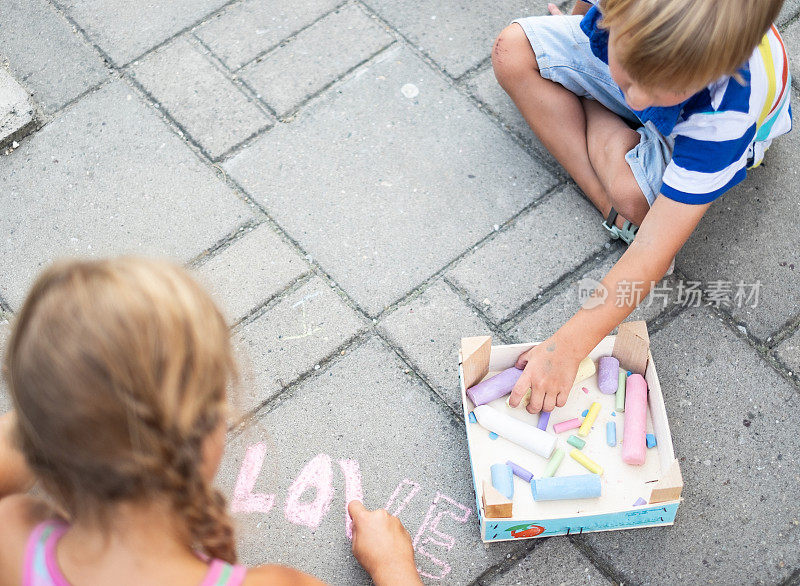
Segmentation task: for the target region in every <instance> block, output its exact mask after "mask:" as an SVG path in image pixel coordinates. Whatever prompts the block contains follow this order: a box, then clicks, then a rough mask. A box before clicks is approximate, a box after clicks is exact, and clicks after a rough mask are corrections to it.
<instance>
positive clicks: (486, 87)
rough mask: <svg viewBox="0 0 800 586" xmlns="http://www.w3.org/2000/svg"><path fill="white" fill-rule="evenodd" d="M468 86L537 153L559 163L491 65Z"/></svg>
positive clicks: (473, 93)
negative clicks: (499, 80)
mask: <svg viewBox="0 0 800 586" xmlns="http://www.w3.org/2000/svg"><path fill="white" fill-rule="evenodd" d="M467 88H468V89H469V91H470V93H471V94H472V95H473V96H474V97H475V98H476V99H477V100H478V101H480V102H481V103H483V104H484V107H486V108H487V109H488V110H489V111H490V112H491V113H493V114H494V115H495V116H497V117H498V118H499V119H500V121H501V122H502V123H503V124H504V125H505V127H506V128H508V129H509V130H510V131H511V132H513V133H514V134H516V135H517V136H518V137H519V138H521V139H522V140H523V142H525V144H527V145H528V146H529V147H530V148H531V149H533V151H534V152H536V154H537V155H539V156H540V157H544V158H546V159H547V160H548V162H549V164H551V165H553V166H556V165H558V163H557V162H556V160H555V159H554V158H553V156H552V155H551V154H550V153H549V152H548V150H547V149H546V148H544V145H543V144H542V143H541V142H539V139H538V138H536V135H535V134H534V133H533V131H532V130H531V127H530V126H528V123H527V122H525V118H523V117H522V114H520V113H519V110H517V107H516V106H515V105H514V102H513V101H511V98H509V97H508V94H507V93H506V92H505V91H503V88H501V87H500V84H498V83H497V79H495V77H494V70H493V69H492V68H491V66H490V67H488V68H487V69H484V70H483V71H481V72H480V73H479V74H478V75H476V76H475V77H473V78H472V79H470V81H469V82H468V83H467Z"/></svg>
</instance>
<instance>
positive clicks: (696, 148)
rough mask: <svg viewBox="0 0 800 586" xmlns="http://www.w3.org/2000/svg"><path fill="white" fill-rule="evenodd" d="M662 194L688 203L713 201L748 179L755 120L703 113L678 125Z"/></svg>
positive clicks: (737, 114) (746, 116) (738, 115)
mask: <svg viewBox="0 0 800 586" xmlns="http://www.w3.org/2000/svg"><path fill="white" fill-rule="evenodd" d="M674 134H675V147H674V150H673V152H672V160H671V161H670V163H669V164H668V165H667V168H666V170H665V171H664V183H663V185H662V186H661V193H662V194H663V195H665V196H666V197H668V198H669V199H672V200H675V201H679V202H681V203H688V204H696V205H700V204H706V203H709V202H712V201H714V200H715V199H717V198H718V197H719V196H721V195H722V194H723V193H725V192H726V191H727V190H729V189H730V188H731V187H733V186H734V185H736V184H737V183H739V182H741V181H742V180H744V178H745V177H746V176H747V161H748V156H749V150H750V145H751V143H752V142H753V139H754V137H755V134H756V121H755V120H754V118H753V116H752V115H751V114H749V113H747V112H738V111H733V110H728V111H721V112H719V111H718V112H713V111H711V112H700V113H696V114H692V115H691V116H689V117H688V118H687V119H686V120H684V121H681V122H679V123H678V124H677V125H675V129H674Z"/></svg>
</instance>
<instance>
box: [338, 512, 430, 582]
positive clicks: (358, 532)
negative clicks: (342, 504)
mask: <svg viewBox="0 0 800 586" xmlns="http://www.w3.org/2000/svg"><path fill="white" fill-rule="evenodd" d="M347 511H348V513H350V517H352V519H353V555H354V556H355V558H356V560H358V563H359V564H361V566H362V567H363V568H364V569H365V570H366V571H367V573H369V575H370V577H372V581H373V582H375V584H376V585H377V586H384V585H387V584H422V581H421V580H420V579H419V573H417V566H416V564H415V562H414V547H413V545H412V543H411V535H409V534H408V531H406V529H405V527H403V524H402V523H401V522H400V519H398V518H397V517H393V516H392V515H390V514H389V513H388V512H386V510H385V509H378V510H375V511H370V510H368V509H367V508H366V507H365V506H364V505H363V504H362V503H360V502H359V501H350V504H349V505H348V506H347Z"/></svg>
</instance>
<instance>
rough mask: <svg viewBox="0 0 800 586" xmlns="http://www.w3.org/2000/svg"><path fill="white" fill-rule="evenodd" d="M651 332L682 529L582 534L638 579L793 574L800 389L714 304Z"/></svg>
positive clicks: (799, 534)
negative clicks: (677, 468) (678, 482)
mask: <svg viewBox="0 0 800 586" xmlns="http://www.w3.org/2000/svg"><path fill="white" fill-rule="evenodd" d="M651 342H652V352H653V358H654V360H655V361H656V365H657V367H658V375H659V379H660V381H661V386H662V390H663V393H664V399H665V401H666V406H667V412H668V414H669V417H670V427H671V429H672V435H673V440H674V443H675V452H676V456H677V457H678V458H679V459H680V461H681V471H682V473H683V478H684V483H685V486H684V489H683V494H682V497H683V499H684V500H683V503H682V504H681V506H680V508H679V509H678V515H677V518H676V520H675V525H674V526H672V527H670V528H653V529H636V530H631V531H614V532H610V533H592V534H589V535H585V536H584V537H583V538H582V539H584V540H585V542H586V543H587V544H588V545H589V546H590V547H591V548H592V549H594V550H595V551H596V552H598V553H599V554H600V555H601V556H602V557H603V558H605V560H606V562H607V563H610V564H613V566H614V567H615V568H616V569H617V570H619V572H620V573H621V574H622V575H623V576H626V577H627V580H625V582H629V583H632V584H665V583H675V582H680V583H699V582H707V581H708V580H709V579H712V578H713V581H714V582H716V583H720V584H733V583H740V582H741V581H742V580H743V577H744V576H746V579H745V581H746V582H748V583H750V584H777V583H781V582H782V581H783V580H785V579H786V578H787V577H788V576H789V575H790V574H791V572H792V571H794V570H795V569H796V568H797V567H800V527H799V526H798V523H800V473H798V469H800V457H799V456H798V454H800V439H798V435H797V425H796V414H797V412H798V409H800V395H798V393H797V391H796V389H794V388H793V387H792V385H791V384H790V383H788V382H787V381H786V380H785V379H783V378H782V377H781V376H779V375H778V374H777V373H776V372H775V371H774V370H773V369H772V368H771V367H770V366H769V365H768V364H767V363H766V362H765V361H764V360H763V359H762V358H761V357H760V356H759V355H758V353H756V351H755V350H753V349H752V348H751V347H750V346H749V345H748V344H746V343H745V342H744V341H742V340H741V339H740V338H739V337H738V336H736V335H734V334H733V333H732V332H731V330H730V329H728V328H727V327H726V326H725V325H724V324H722V323H721V322H720V321H719V320H718V319H716V318H714V317H712V316H711V315H710V313H709V312H708V310H706V309H704V308H703V309H696V310H695V309H689V310H686V311H685V312H684V313H682V314H681V315H680V316H679V317H678V318H676V319H675V320H674V321H673V322H671V323H670V324H668V325H667V326H666V327H665V328H664V329H663V330H661V331H660V332H657V333H656V334H655V335H654V336H652V338H651ZM764 389H768V391H766V392H765V391H764Z"/></svg>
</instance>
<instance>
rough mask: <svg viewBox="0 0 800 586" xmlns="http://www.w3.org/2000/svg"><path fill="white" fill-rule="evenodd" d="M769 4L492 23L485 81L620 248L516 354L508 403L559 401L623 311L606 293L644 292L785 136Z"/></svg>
mask: <svg viewBox="0 0 800 586" xmlns="http://www.w3.org/2000/svg"><path fill="white" fill-rule="evenodd" d="M782 4H783V0H757V1H754V0H726V1H725V2H716V1H711V0H591V3H590V2H586V1H584V0H578V2H577V5H576V7H575V9H574V10H573V15H572V16H565V15H561V14H560V12H559V11H558V9H557V8H556V7H555V5H553V4H551V5H550V6H549V8H550V12H551V13H552V14H553V16H543V17H531V18H523V19H520V20H517V21H514V23H512V24H511V25H509V26H508V27H507V28H505V29H504V30H503V31H502V32H501V33H500V36H499V37H498V38H497V40H496V41H495V44H494V48H493V50H492V64H493V66H494V71H495V75H496V77H497V80H498V82H499V83H500V85H501V86H502V87H503V89H504V90H505V91H506V92H507V93H508V95H509V96H510V97H511V99H512V100H514V103H515V104H516V106H517V108H519V111H520V112H521V113H522V115H523V116H524V117H525V119H526V120H527V122H528V124H529V125H530V127H531V129H533V131H534V133H536V135H537V136H538V137H539V139H540V140H541V142H542V143H543V144H544V146H545V147H546V148H547V149H548V150H549V151H550V152H551V153H552V154H553V156H554V157H555V158H556V159H557V160H558V162H559V163H561V165H562V166H563V167H564V168H565V169H566V170H567V172H568V173H569V174H570V175H571V176H572V178H573V179H574V180H575V182H576V183H577V184H578V186H579V187H580V188H581V189H582V190H583V192H584V193H585V194H586V195H587V196H588V198H589V199H590V200H591V201H592V203H593V204H594V205H595V206H596V207H597V208H598V210H600V212H601V213H602V214H603V216H604V217H605V218H606V220H605V222H604V223H603V225H604V226H605V227H606V229H608V230H609V231H610V232H611V233H612V235H613V236H614V238H620V239H622V240H624V241H625V242H626V243H628V244H630V246H629V248H628V250H627V251H626V253H625V254H624V255H623V256H622V258H620V260H619V261H618V262H617V263H616V265H615V266H614V267H613V268H612V269H611V271H609V273H608V275H606V277H605V279H603V281H602V284H603V286H604V287H605V289H606V291H610V292H612V294H610V295H608V296H607V297H606V300H605V301H604V302H603V303H602V304H601V305H599V306H597V307H595V308H593V309H581V310H579V311H578V312H577V313H576V314H575V315H574V316H573V317H572V318H571V319H570V320H569V321H568V322H567V323H566V324H564V325H563V326H562V327H561V328H560V329H559V330H558V331H557V332H556V333H555V334H554V335H553V336H551V337H550V338H549V339H548V340H547V341H546V342H544V343H542V344H540V345H538V346H536V347H534V348H533V349H531V350H530V351H528V352H526V353H525V354H523V355H522V356H520V358H519V361H518V363H517V366H518V367H519V368H523V367H524V368H525V372H524V373H523V375H522V376H521V377H520V379H519V381H518V382H517V384H516V385H515V387H514V390H513V392H512V395H511V405H513V406H517V405H518V404H519V402H520V399H521V398H522V397H523V396H524V394H525V393H526V391H527V389H528V388H532V389H533V392H532V395H531V400H530V402H529V404H528V410H529V411H530V412H532V413H534V412H537V411H540V410H542V409H543V410H545V411H551V410H552V409H553V408H554V407H556V406H559V407H560V406H563V405H564V403H565V402H566V400H567V395H568V394H569V391H570V388H571V387H572V382H573V379H574V378H575V373H576V371H577V369H578V364H579V363H580V361H581V359H582V358H584V357H585V356H587V355H588V354H589V352H590V351H591V350H592V349H593V348H594V347H595V346H596V345H597V344H598V343H599V342H600V340H602V339H603V337H604V336H606V335H607V334H608V333H610V332H611V331H612V330H613V329H614V328H615V327H616V326H617V325H619V324H620V323H621V322H622V321H623V320H624V319H625V318H626V317H627V316H628V315H629V314H630V312H631V311H632V310H633V309H634V307H635V304H636V300H634V299H630V300H628V301H627V302H626V303H623V304H620V303H619V302H618V300H617V299H615V297H616V296H615V295H613V292H617V291H620V290H623V289H625V284H626V283H637V284H639V285H640V291H642V297H644V296H646V295H647V293H648V292H649V290H650V288H651V287H652V285H653V283H655V282H657V281H658V280H660V279H661V278H662V277H663V276H664V275H665V274H666V273H667V271H668V269H671V265H670V263H671V262H672V261H673V259H674V257H675V254H676V253H677V252H678V251H679V250H680V248H681V247H682V246H683V244H684V243H685V242H686V240H687V239H688V238H689V236H690V235H691V234H692V232H693V231H694V229H695V227H696V226H697V224H698V223H699V221H700V219H701V218H702V217H703V214H704V213H705V211H706V210H707V209H708V208H709V206H710V205H711V203H712V202H713V201H714V200H715V199H717V198H718V197H720V196H721V195H722V194H723V193H725V192H726V191H727V190H729V189H730V188H732V187H733V186H734V185H736V184H738V183H739V182H741V181H742V180H744V179H745V177H746V175H747V171H748V170H749V169H752V168H754V167H757V166H758V165H760V164H761V162H762V160H763V158H764V154H765V152H766V150H767V149H768V148H769V146H770V144H771V142H772V140H773V139H774V138H776V137H778V136H780V135H782V134H785V133H787V132H789V130H790V129H791V126H792V122H791V107H790V95H789V94H790V83H791V82H790V76H789V71H788V68H789V63H788V58H787V56H786V51H785V48H784V45H783V40H782V39H781V37H780V34H779V33H778V30H777V29H776V28H775V25H774V24H773V22H774V21H775V19H776V18H777V16H778V13H779V12H780V9H781V6H782ZM634 128H635V130H634ZM634 237H635V239H634ZM615 301H617V302H616V303H615Z"/></svg>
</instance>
